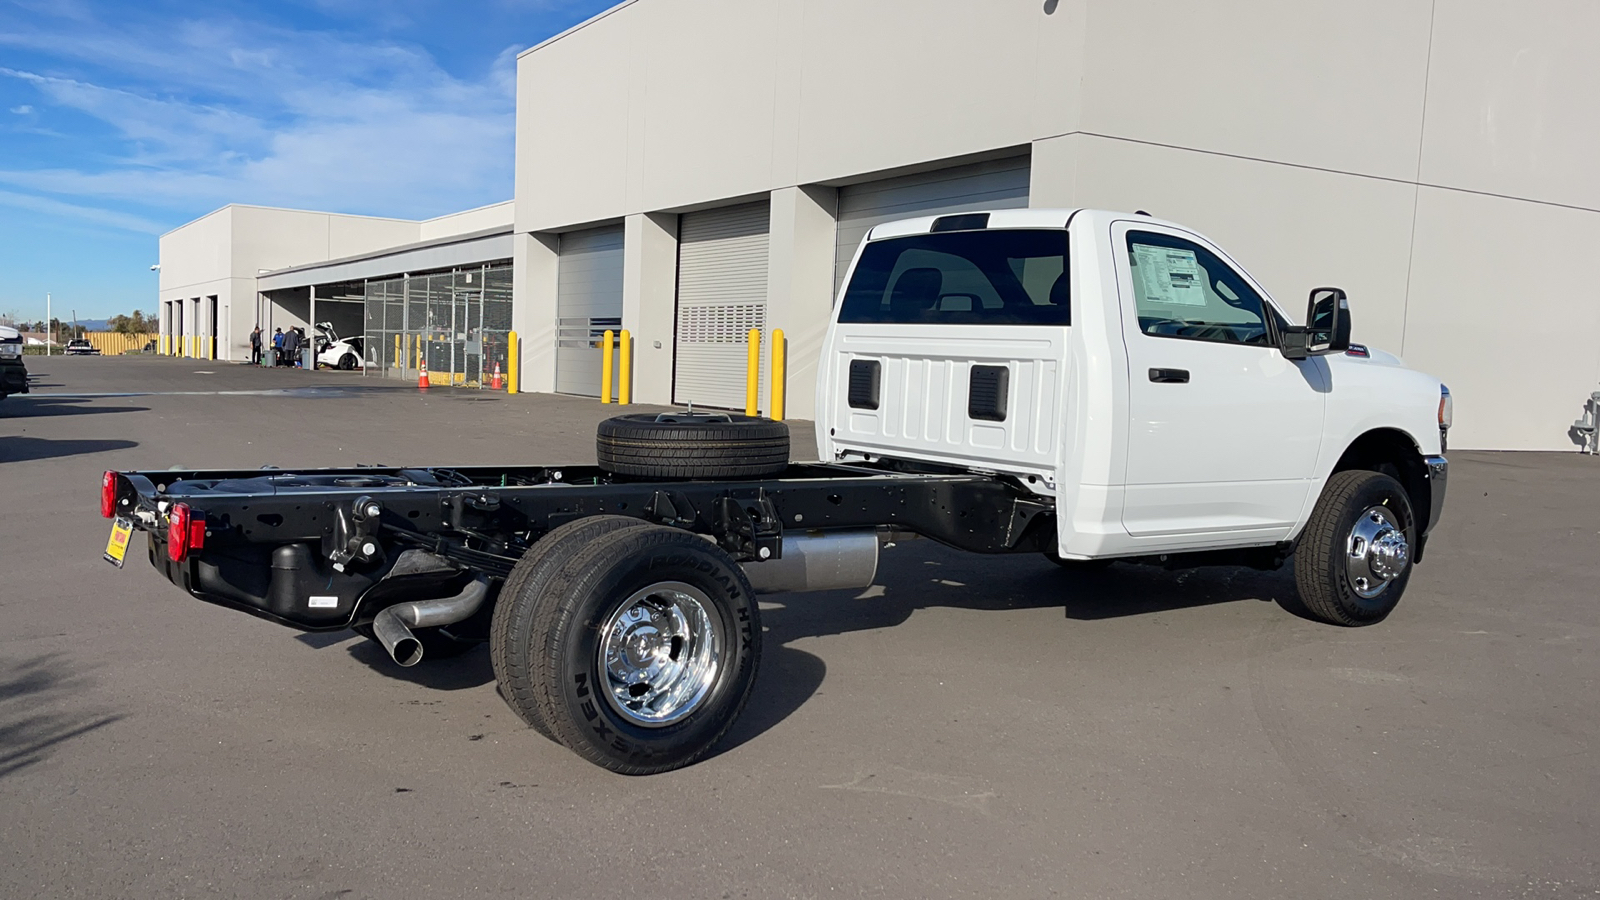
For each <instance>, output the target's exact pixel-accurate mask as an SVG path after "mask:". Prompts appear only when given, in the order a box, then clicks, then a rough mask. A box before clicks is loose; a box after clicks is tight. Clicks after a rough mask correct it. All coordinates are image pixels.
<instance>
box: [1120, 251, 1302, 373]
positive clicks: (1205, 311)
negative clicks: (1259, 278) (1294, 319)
mask: <svg viewBox="0 0 1600 900" xmlns="http://www.w3.org/2000/svg"><path fill="white" fill-rule="evenodd" d="M1128 265H1129V266H1130V267H1131V270H1132V273H1133V295H1134V304H1135V307H1136V309H1137V311H1138V315H1139V330H1140V331H1142V332H1144V333H1145V334H1147V335H1150V336H1152V337H1165V338H1180V339H1186V340H1191V341H1212V342H1216V343H1223V344H1261V345H1265V344H1270V343H1271V342H1272V338H1271V335H1270V333H1269V332H1268V330H1267V323H1266V319H1265V316H1266V315H1267V313H1266V310H1267V309H1268V307H1267V304H1266V303H1264V302H1263V301H1262V299H1261V296H1260V295H1259V294H1257V293H1256V292H1255V291H1253V290H1251V289H1250V286H1249V285H1247V284H1245V282H1244V279H1243V278H1241V277H1239V274H1238V273H1237V272H1235V271H1234V270H1233V269H1232V268H1231V267H1230V266H1228V264H1227V263H1224V262H1223V261H1222V260H1220V259H1218V258H1217V257H1216V256H1215V255H1214V254H1212V253H1211V252H1210V251H1208V250H1206V249H1205V248H1204V247H1201V246H1200V245H1199V244H1196V243H1193V242H1191V241H1186V240H1184V239H1182V238H1176V237H1171V236H1168V235H1164V234H1152V233H1149V232H1142V231H1131V232H1129V233H1128Z"/></svg>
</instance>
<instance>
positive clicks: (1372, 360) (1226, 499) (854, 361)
mask: <svg viewBox="0 0 1600 900" xmlns="http://www.w3.org/2000/svg"><path fill="white" fill-rule="evenodd" d="M1450 418H1451V401H1450V392H1449V391H1448V390H1447V389H1446V388H1445V387H1444V385H1442V384H1440V383H1439V381H1438V380H1437V379H1434V378H1431V377H1429V376H1427V375H1424V374H1422V373H1420V372H1414V371H1411V370H1409V369H1406V368H1405V367H1404V366H1403V365H1401V363H1400V361H1399V360H1398V359H1396V358H1395V357H1393V356H1391V355H1388V354H1386V353H1383V352H1382V351H1379V350H1376V349H1370V348H1367V347H1364V346H1361V345H1359V344H1352V343H1350V313H1349V307H1348V301H1347V299H1346V297H1345V294H1344V292H1343V291H1341V290H1339V289H1337V288H1317V289H1314V290H1312V291H1311V295H1310V299H1309V301H1308V304H1307V309H1306V312H1305V315H1304V316H1303V317H1302V318H1300V321H1299V322H1296V321H1295V317H1292V316H1291V315H1290V314H1289V313H1288V312H1286V311H1285V310H1284V309H1282V308H1280V307H1279V306H1278V304H1277V303H1276V302H1275V301H1274V300H1273V299H1272V298H1271V297H1269V296H1268V295H1267V293H1266V291H1264V290H1262V289H1261V287H1260V285H1258V284H1256V282H1255V281H1254V280H1253V279H1252V278H1251V277H1250V276H1249V275H1248V274H1247V273H1246V272H1245V271H1244V269H1243V268H1242V267H1240V266H1239V265H1238V264H1236V263H1235V262H1234V261H1233V260H1232V259H1231V258H1230V257H1229V256H1228V255H1227V254H1226V253H1224V252H1223V250H1222V249H1221V248H1220V247H1218V246H1216V245H1215V244H1213V243H1212V242H1211V241H1209V240H1207V239H1206V238H1205V237H1204V236H1202V235H1200V234H1198V233H1196V232H1194V231H1191V230H1188V229H1185V228H1183V227H1182V226H1179V225H1176V224H1173V223H1171V222H1164V221H1160V220H1158V219H1153V218H1150V217H1149V216H1145V215H1143V214H1132V215H1128V214H1122V213H1113V212H1102V211H1095V210H1039V209H1035V210H997V211H993V212H974V213H960V214H953V215H945V216H935V217H927V218H920V219H908V220H905V221H900V222H890V223H887V224H882V225H878V226H876V227H875V228H873V229H872V230H871V232H869V233H868V235H867V237H866V239H865V240H864V241H863V242H862V245H861V247H860V248H859V249H858V251H857V253H856V256H855V259H854V260H853V262H852V263H851V266H850V270H849V272H848V274H847V276H846V279H845V287H844V289H843V291H842V292H841V294H840V296H839V297H838V298H837V302H836V303H835V304H834V317H833V322H832V324H831V325H830V327H829V329H828V332H827V336H826V339H825V342H824V345H823V350H822V358H821V361H820V366H819V371H818V420H817V450H818V456H819V459H820V460H821V461H819V462H815V463H791V462H790V461H789V458H790V452H789V450H790V447H789V437H788V429H787V426H785V425H784V424H783V423H782V422H774V421H771V420H769V419H762V418H757V417H746V416H737V415H728V414H721V413H711V414H707V413H705V412H704V411H702V412H699V413H696V412H693V411H692V410H691V411H688V412H681V413H664V414H660V415H656V414H648V413H646V414H630V415H622V416H617V417H614V418H611V419H608V420H606V421H605V422H602V423H601V424H600V427H599V430H598V434H597V436H596V454H597V457H598V465H593V466H590V465H572V466H536V465H511V466H477V467H443V466H432V467H429V466H415V467H392V468H391V467H356V468H349V469H295V470H289V469H269V470H218V471H170V470H168V471H160V470H158V471H144V472H107V473H105V476H104V478H103V479H102V482H101V501H100V505H101V513H102V514H103V515H104V516H106V517H107V518H109V519H112V520H113V524H112V536H111V540H110V541H109V543H108V545H107V549H106V559H107V560H108V561H110V562H112V563H113V564H115V565H118V566H121V565H122V562H123V559H124V557H125V555H126V552H127V548H128V546H129V543H130V539H131V537H132V534H133V533H134V532H136V531H137V532H144V533H146V534H147V535H148V541H147V552H148V556H149V560H150V562H151V564H152V565H153V566H154V567H155V568H156V569H157V570H158V571H160V572H161V573H162V574H163V575H164V576H165V577H166V578H167V579H168V580H170V581H171V582H172V583H173V584H175V585H177V586H179V587H181V588H182V589H183V590H185V591H186V592H188V593H189V594H190V595H191V596H193V597H196V598H198V599H201V600H204V601H207V602H210V603H215V604H219V605H223V606H228V607H231V608H234V609H238V610H240V611H243V612H247V613H250V614H252V615H255V616H259V617H262V618H266V619H270V620H272V621H275V622H279V623H281V624H284V625H288V626H291V627H294V628H298V629H302V630H306V631H338V630H341V629H346V628H353V629H354V630H356V631H357V632H358V633H360V634H362V635H363V636H365V637H367V638H369V639H371V640H374V641H377V642H379V643H380V644H382V645H383V647H384V648H385V649H386V650H387V651H388V652H389V654H390V655H391V656H392V657H393V658H394V660H395V661H396V662H397V663H399V664H400V665H414V664H416V663H417V662H418V661H420V660H421V659H422V658H423V657H424V655H426V656H429V657H437V656H448V655H452V654H455V653H460V652H463V651H465V650H468V649H470V648H472V647H473V646H475V645H476V644H478V643H482V642H487V643H488V644H489V649H490V658H491V660H492V662H493V665H494V670H495V677H496V680H497V682H498V684H499V688H500V693H501V695H502V696H503V697H504V698H505V699H506V702H507V703H508V704H509V705H510V706H511V707H512V709H513V710H515V711H516V712H517V714H518V715H519V716H521V717H522V719H523V720H524V721H525V722H527V723H528V725H529V726H530V727H532V728H534V729H536V730H537V731H539V732H540V733H541V734H543V735H545V736H546V737H549V738H550V739H552V740H554V741H557V742H559V743H561V744H563V745H565V746H566V747H568V748H570V749H571V750H573V751H574V752H576V753H577V754H579V755H580V756H582V757H583V758H585V759H588V760H589V761H591V762H594V763H596V764H597V765H601V766H604V767H606V768H608V769H611V770H613V771H616V772H621V773H625V774H649V773H654V772H663V771H667V770H670V769H674V768H678V767H681V766H685V765H689V764H690V763H693V762H695V761H696V760H698V759H700V758H702V757H703V756H705V755H706V754H707V753H709V752H711V751H712V749H713V748H714V747H715V746H716V744H717V742H718V741H719V740H720V739H721V738H722V736H723V735H724V734H725V733H726V732H727V730H728V728H729V727H730V726H731V725H732V723H733V721H734V720H735V719H736V718H737V717H738V715H739V713H740V711H741V710H742V709H743V707H744V704H745V702H746V700H747V699H748V698H749V695H750V690H751V686H752V685H753V683H754V678H755V671H756V667H757V664H758V660H759V656H760V647H761V627H760V608H759V605H758V604H757V602H756V600H755V595H756V594H758V593H763V592H779V591H815V590H842V589H856V588H862V587H866V586H868V585H869V584H871V583H872V580H873V578H874V576H875V574H876V571H877V562H878V551H879V547H880V543H882V542H883V541H886V540H888V539H891V538H894V537H896V536H901V535H905V534H908V533H909V534H915V535H919V536H922V537H927V538H931V539H933V540H937V541H939V542H941V543H944V544H947V545H949V546H952V547H956V548H959V549H963V550H969V551H974V552H980V553H1042V554H1044V555H1045V556H1046V557H1048V558H1049V559H1051V560H1052V561H1054V562H1056V563H1058V564H1060V565H1062V566H1063V567H1065V568H1067V569H1069V570H1070V569H1074V568H1081V567H1086V566H1092V565H1106V564H1108V563H1109V561H1112V560H1122V561H1125V562H1130V563H1139V564H1155V565H1162V566H1168V567H1180V566H1193V565H1207V564H1229V565H1248V566H1253V567H1257V568H1263V569H1273V568H1278V567H1281V566H1283V565H1284V564H1286V563H1287V562H1289V561H1290V560H1291V559H1292V560H1293V564H1294V579H1295V583H1296V585H1297V587H1298V589H1299V593H1300V597H1301V600H1302V601H1303V602H1304V604H1305V606H1306V609H1307V610H1308V612H1309V613H1310V614H1311V615H1313V616H1315V617H1316V618H1319V619H1321V620H1323V621H1325V622H1329V623H1331V624H1336V625H1346V626H1353V625H1370V624H1373V623H1376V622H1379V621H1381V620H1382V619H1383V618H1384V617H1385V616H1387V615H1388V614H1389V613H1390V611H1392V610H1393V609H1394V608H1395V604H1396V603H1398V602H1399V600H1400V597H1401V595H1402V594H1403V593H1404V591H1405V588H1406V585H1407V583H1408V581H1409V579H1410V577H1411V573H1412V568H1413V566H1414V565H1415V564H1416V563H1417V562H1418V561H1420V560H1421V558H1422V551H1423V548H1424V546H1425V542H1426V539H1427V535H1428V533H1429V531H1430V529H1432V527H1433V526H1434V524H1435V523H1436V522H1437V521H1438V519H1439V515H1440V512H1441V510H1442V508H1443V503H1444V495H1445V485H1446V473H1447V467H1446V462H1445V458H1444V455H1443V454H1444V449H1445V437H1446V434H1447V432H1448V429H1449V426H1450Z"/></svg>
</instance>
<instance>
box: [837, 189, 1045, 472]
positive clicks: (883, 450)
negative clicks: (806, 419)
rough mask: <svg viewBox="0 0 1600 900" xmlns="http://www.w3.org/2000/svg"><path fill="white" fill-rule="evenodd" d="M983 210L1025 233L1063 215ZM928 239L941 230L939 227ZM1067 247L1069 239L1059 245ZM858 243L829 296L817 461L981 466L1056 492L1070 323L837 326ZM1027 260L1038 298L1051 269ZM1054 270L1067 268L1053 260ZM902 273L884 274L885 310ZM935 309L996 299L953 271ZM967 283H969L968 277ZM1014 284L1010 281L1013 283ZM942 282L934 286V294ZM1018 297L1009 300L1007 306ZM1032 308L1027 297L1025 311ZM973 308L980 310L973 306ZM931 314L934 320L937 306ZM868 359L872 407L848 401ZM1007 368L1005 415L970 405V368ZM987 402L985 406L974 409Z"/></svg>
mask: <svg viewBox="0 0 1600 900" xmlns="http://www.w3.org/2000/svg"><path fill="white" fill-rule="evenodd" d="M987 215H988V227H987V229H985V230H986V231H989V232H995V231H1011V230H1016V229H1026V230H1027V231H1029V232H1032V233H1033V234H1034V235H1038V234H1039V233H1040V232H1045V231H1048V232H1053V233H1056V234H1060V235H1061V237H1062V239H1063V241H1064V240H1065V236H1066V232H1065V230H1064V229H1065V226H1066V224H1067V222H1068V220H1069V219H1070V218H1071V215H1072V212H1071V211H1070V210H1027V209H1017V210H997V211H992V212H990V213H988V214H987ZM939 218H940V217H932V216H930V217H924V218H920V219H907V220H902V221H898V222H890V223H886V224H883V225H879V226H877V227H876V228H874V229H873V230H872V232H870V233H869V235H868V239H867V242H865V243H863V248H864V247H866V246H868V244H869V243H871V242H876V241H882V240H886V239H892V238H900V237H917V236H925V235H929V234H930V231H931V230H932V229H933V227H934V223H935V222H936V221H937V220H938V219H939ZM935 236H938V235H937V234H935ZM1063 246H1065V244H1064V243H1063ZM862 252H863V251H862V249H861V248H858V249H857V252H856V257H855V259H854V260H853V261H852V263H851V266H850V273H849V275H848V276H847V277H846V279H845V285H846V287H845V289H843V290H841V294H840V297H839V298H838V299H837V300H836V304H835V305H836V309H835V312H836V321H835V322H834V323H833V324H832V325H831V326H830V327H829V334H828V340H827V342H826V344H825V347H824V351H823V358H822V360H821V365H820V366H819V367H818V407H819V409H818V412H819V415H818V423H819V425H820V426H822V427H819V428H818V429H817V449H818V452H819V456H820V458H821V459H824V460H837V459H860V458H862V457H868V456H870V457H873V458H877V457H880V456H888V457H893V458H896V459H905V460H918V461H924V462H932V463H942V464H948V465H953V466H960V467H964V468H971V469H977V470H981V471H993V472H1001V473H1006V474H1014V475H1017V476H1020V477H1021V478H1022V479H1023V480H1024V482H1025V483H1026V484H1028V485H1029V486H1030V487H1031V488H1032V489H1033V490H1035V491H1037V492H1039V493H1054V490H1055V486H1056V481H1057V478H1058V477H1059V471H1060V465H1061V458H1060V457H1061V441H1062V434H1063V421H1062V416H1063V415H1066V414H1069V413H1068V412H1067V411H1066V410H1065V408H1064V407H1065V404H1064V398H1065V397H1066V396H1067V395H1068V392H1069V391H1070V390H1071V385H1070V384H1069V383H1068V378H1069V375H1068V373H1069V372H1070V371H1071V366H1069V365H1068V354H1069V352H1070V351H1069V349H1068V347H1069V340H1068V336H1069V333H1070V332H1069V328H1068V327H1067V326H1066V325H1061V324H1031V323H1030V324H993V323H984V324H917V323H911V322H895V323H860V322H857V323H853V322H841V321H837V319H838V318H839V316H838V315H837V313H838V308H837V307H838V305H839V304H841V303H843V302H844V297H845V294H846V292H847V291H848V287H849V285H850V284H851V279H853V278H854V277H855V275H856V272H857V269H858V268H859V267H861V266H862ZM1027 265H1031V263H1029V264H1022V263H1019V268H1018V269H1016V272H1017V274H1018V275H1019V277H1020V279H1021V282H1022V283H1024V284H1025V287H1026V289H1027V290H1028V291H1029V292H1030V293H1031V294H1032V296H1033V302H1035V303H1040V302H1046V300H1047V298H1046V296H1045V295H1046V294H1047V293H1048V291H1049V284H1048V282H1049V281H1050V277H1051V273H1050V272H1045V271H1041V272H1038V273H1037V277H1036V275H1035V274H1032V270H1029V269H1027V267H1026V266H1027ZM1055 265H1056V268H1055V269H1054V270H1053V271H1054V273H1056V274H1058V275H1060V276H1062V277H1065V276H1066V275H1067V272H1065V271H1064V270H1063V269H1062V268H1061V265H1062V262H1061V260H1057V261H1056V263H1055ZM902 271H903V269H901V268H897V269H895V271H894V273H891V275H890V276H889V279H890V280H889V283H888V286H887V290H888V291H889V293H888V294H885V298H886V299H885V303H886V304H888V305H889V306H892V305H893V304H894V303H895V302H897V301H895V300H892V299H888V298H889V297H890V296H892V295H893V291H894V290H895V287H894V285H895V283H897V279H898V278H899V277H900V276H899V273H900V272H902ZM945 274H946V278H945V280H944V282H943V284H944V287H943V289H942V290H944V291H948V292H951V293H945V294H944V295H943V296H942V297H941V298H940V300H939V304H940V305H939V306H937V307H935V309H936V310H948V309H949V308H950V307H948V306H945V305H943V304H944V303H946V302H950V300H951V298H965V299H956V300H954V302H956V303H964V304H968V305H969V306H970V305H971V304H977V303H980V302H982V303H985V304H989V303H991V302H995V301H997V300H999V298H997V297H989V296H984V297H980V296H979V294H981V293H984V292H985V291H987V287H985V288H983V289H982V290H977V291H976V292H974V293H964V292H966V291H974V290H975V289H973V288H972V287H970V286H968V287H963V286H962V285H961V284H960V283H958V282H959V281H960V278H959V275H957V274H955V273H952V272H951V271H950V270H948V269H947V270H946V272H945ZM969 284H970V282H969ZM1012 287H1013V288H1015V287H1016V284H1015V283H1013V285H1012ZM939 290H940V289H934V293H935V294H938V293H939ZM1017 296H1018V295H1017V294H1015V293H1013V294H1012V296H1011V297H1010V298H1008V299H1007V300H1006V301H1005V302H1006V303H1008V304H1014V303H1015V302H1016V299H1017ZM1026 305H1027V304H1026V303H1024V306H1026ZM973 308H975V307H973ZM933 315H934V316H935V317H937V316H938V315H939V313H938V312H934V313H933ZM857 361H864V362H875V363H876V364H877V366H878V384H877V387H878V397H877V403H876V408H869V407H870V405H868V404H861V403H859V402H858V403H857V404H856V405H852V403H851V365H852V363H853V362H857ZM977 367H991V368H990V369H989V370H988V371H987V372H986V373H980V374H987V375H990V376H993V375H994V371H993V368H992V367H1002V368H1003V369H1004V370H1005V377H1004V380H1005V383H1006V385H1005V389H1004V394H1005V397H1004V403H1003V406H1004V416H1003V418H997V417H995V416H993V415H988V416H985V415H984V414H983V413H981V412H980V413H979V414H978V415H976V416H975V415H973V414H971V413H972V412H973V410H972V408H971V406H970V402H971V401H972V386H973V384H974V371H973V370H974V369H975V368H977ZM981 405H982V404H980V406H981Z"/></svg>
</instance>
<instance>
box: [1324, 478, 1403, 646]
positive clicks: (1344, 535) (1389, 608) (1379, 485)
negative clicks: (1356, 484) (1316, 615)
mask: <svg viewBox="0 0 1600 900" xmlns="http://www.w3.org/2000/svg"><path fill="white" fill-rule="evenodd" d="M1350 499H1351V502H1350V503H1349V504H1348V505H1347V506H1346V507H1345V508H1344V509H1342V510H1340V511H1339V515H1338V517H1337V519H1336V520H1335V521H1334V528H1333V532H1332V540H1333V541H1334V542H1335V546H1334V547H1333V551H1334V552H1333V553H1332V554H1330V562H1329V571H1328V572H1326V573H1324V574H1325V577H1327V579H1328V581H1329V584H1330V586H1331V587H1332V588H1333V589H1334V592H1335V597H1337V598H1338V602H1339V606H1340V609H1341V611H1342V612H1344V614H1345V615H1347V616H1349V617H1350V618H1351V619H1353V620H1355V621H1356V622H1359V623H1361V624H1371V623H1373V622H1378V621H1381V620H1383V619H1384V618H1385V617H1387V616H1388V615H1389V614H1390V613H1391V612H1393V611H1394V608H1395V606H1396V605H1397V604H1398V603H1399V602H1400V598H1401V596H1403V595H1404V594H1405V590H1406V584H1407V583H1408V582H1409V581H1410V580H1411V572H1412V569H1413V568H1414V561H1413V560H1412V559H1410V558H1408V559H1407V560H1406V567H1405V570H1404V571H1402V572H1401V573H1400V575H1399V576H1398V577H1396V578H1395V579H1394V580H1392V581H1390V582H1389V586H1388V587H1387V588H1385V589H1384V591H1383V593H1381V594H1379V595H1377V596H1376V597H1371V598H1367V597H1362V596H1361V595H1360V594H1357V593H1356V591H1355V588H1354V587H1353V586H1352V585H1351V584H1350V574H1349V572H1348V571H1346V569H1345V555H1346V552H1347V551H1346V549H1345V542H1346V541H1347V540H1348V539H1349V536H1350V532H1351V530H1352V529H1353V528H1354V527H1355V524H1356V520H1357V519H1358V518H1359V517H1360V516H1361V515H1362V514H1363V513H1365V512H1366V511H1367V510H1368V509H1370V508H1372V507H1374V506H1383V507H1386V508H1388V509H1389V510H1390V511H1392V512H1393V513H1394V514H1395V518H1396V519H1398V520H1399V521H1400V526H1401V530H1402V531H1403V532H1405V536H1406V544H1407V546H1408V547H1410V548H1411V552H1412V555H1414V554H1415V552H1416V546H1417V543H1416V541H1417V531H1416V529H1417V522H1416V515H1415V513H1414V512H1413V510H1412V508H1411V499H1410V497H1408V496H1407V495H1406V492H1405V488H1403V487H1401V486H1400V483H1399V482H1398V481H1395V480H1394V479H1393V478H1391V477H1389V476H1387V475H1380V476H1379V477H1376V478H1373V479H1371V480H1370V481H1368V482H1367V483H1366V484H1364V485H1362V487H1361V489H1360V490H1359V491H1357V492H1356V493H1355V494H1354V495H1353V496H1352V497H1351V498H1350Z"/></svg>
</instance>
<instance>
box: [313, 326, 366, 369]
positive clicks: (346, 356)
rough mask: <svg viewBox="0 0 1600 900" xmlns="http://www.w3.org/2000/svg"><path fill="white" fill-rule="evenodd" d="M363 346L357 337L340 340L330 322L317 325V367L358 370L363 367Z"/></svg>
mask: <svg viewBox="0 0 1600 900" xmlns="http://www.w3.org/2000/svg"><path fill="white" fill-rule="evenodd" d="M363 349H365V348H364V345H363V343H362V339H361V338H360V337H359V336H358V337H351V338H341V337H339V335H338V333H337V332H335V331H334V330H333V323H332V322H318V323H317V367H318V368H321V367H323V366H327V367H328V368H330V369H345V370H350V369H359V368H362V367H363V365H364V358H365V356H364V354H363V353H362V351H363Z"/></svg>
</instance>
